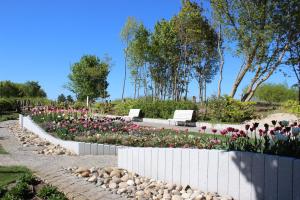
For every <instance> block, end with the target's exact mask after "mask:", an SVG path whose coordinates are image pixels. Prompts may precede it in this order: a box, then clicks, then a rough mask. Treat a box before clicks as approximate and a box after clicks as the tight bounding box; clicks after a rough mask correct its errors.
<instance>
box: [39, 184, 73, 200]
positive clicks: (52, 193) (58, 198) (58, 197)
mask: <svg viewBox="0 0 300 200" xmlns="http://www.w3.org/2000/svg"><path fill="white" fill-rule="evenodd" d="M37 196H38V197H40V198H43V199H45V200H67V198H66V197H65V195H64V194H63V193H61V192H60V191H58V190H57V188H56V187H53V186H48V185H47V186H44V187H43V188H42V189H41V190H40V191H39V192H38V194H37Z"/></svg>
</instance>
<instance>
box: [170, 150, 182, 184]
mask: <svg viewBox="0 0 300 200" xmlns="http://www.w3.org/2000/svg"><path fill="white" fill-rule="evenodd" d="M181 164H182V162H181V149H180V148H175V149H173V175H172V176H173V183H176V184H181Z"/></svg>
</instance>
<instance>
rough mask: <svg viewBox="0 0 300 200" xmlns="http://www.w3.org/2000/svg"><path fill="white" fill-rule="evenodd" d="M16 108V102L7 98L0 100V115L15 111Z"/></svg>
mask: <svg viewBox="0 0 300 200" xmlns="http://www.w3.org/2000/svg"><path fill="white" fill-rule="evenodd" d="M16 108H17V106H16V101H15V100H13V99H8V98H0V113H4V112H8V111H15V110H16Z"/></svg>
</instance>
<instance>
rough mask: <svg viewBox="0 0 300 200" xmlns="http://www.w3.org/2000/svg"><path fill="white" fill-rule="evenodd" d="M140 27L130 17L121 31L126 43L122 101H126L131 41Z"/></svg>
mask: <svg viewBox="0 0 300 200" xmlns="http://www.w3.org/2000/svg"><path fill="white" fill-rule="evenodd" d="M137 27H138V23H137V21H136V19H135V18H133V17H128V19H127V21H126V23H125V25H124V27H123V29H122V31H121V39H122V41H123V42H124V45H125V47H124V62H125V63H124V78H123V87H122V100H123V99H124V92H125V85H126V77H127V60H128V46H129V43H130V42H131V40H132V39H133V38H134V35H135V33H136V30H137Z"/></svg>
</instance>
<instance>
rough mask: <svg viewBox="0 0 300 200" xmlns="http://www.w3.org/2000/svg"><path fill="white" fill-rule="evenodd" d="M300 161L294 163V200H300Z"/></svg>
mask: <svg viewBox="0 0 300 200" xmlns="http://www.w3.org/2000/svg"><path fill="white" fill-rule="evenodd" d="M299 185H300V159H297V160H294V162H293V200H300V189H299Z"/></svg>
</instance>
